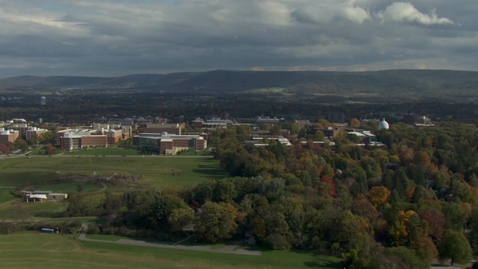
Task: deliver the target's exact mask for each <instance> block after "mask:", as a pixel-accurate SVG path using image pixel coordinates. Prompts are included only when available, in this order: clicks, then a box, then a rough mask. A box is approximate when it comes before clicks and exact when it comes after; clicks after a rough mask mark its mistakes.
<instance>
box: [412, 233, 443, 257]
mask: <svg viewBox="0 0 478 269" xmlns="http://www.w3.org/2000/svg"><path fill="white" fill-rule="evenodd" d="M412 247H413V249H414V250H415V253H416V255H417V256H418V257H419V258H421V259H423V260H426V261H428V263H431V262H432V260H433V259H435V258H436V257H437V256H438V250H437V248H436V246H435V244H434V243H433V241H432V240H431V239H430V238H428V237H422V238H420V239H419V240H418V241H416V242H414V243H413V246H412Z"/></svg>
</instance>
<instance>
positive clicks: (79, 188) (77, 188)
mask: <svg viewBox="0 0 478 269" xmlns="http://www.w3.org/2000/svg"><path fill="white" fill-rule="evenodd" d="M76 191H77V192H78V193H81V192H83V186H82V185H81V184H78V185H76Z"/></svg>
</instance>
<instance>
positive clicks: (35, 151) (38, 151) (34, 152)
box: [28, 147, 65, 155]
mask: <svg viewBox="0 0 478 269" xmlns="http://www.w3.org/2000/svg"><path fill="white" fill-rule="evenodd" d="M63 152H65V151H64V150H61V149H57V150H56V153H55V154H61V153H63ZM28 154H29V155H46V153H45V150H44V149H43V147H37V148H34V149H32V151H31V152H30V153H28Z"/></svg>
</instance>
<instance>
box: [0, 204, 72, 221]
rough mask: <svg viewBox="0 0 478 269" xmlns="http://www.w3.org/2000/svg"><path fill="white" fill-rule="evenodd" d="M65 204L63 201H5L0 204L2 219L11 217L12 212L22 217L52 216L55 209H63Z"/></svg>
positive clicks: (0, 216)
mask: <svg viewBox="0 0 478 269" xmlns="http://www.w3.org/2000/svg"><path fill="white" fill-rule="evenodd" d="M63 206H64V205H63V204H61V203H21V204H12V203H3V204H1V205H0V220H9V219H11V214H12V213H16V214H20V215H21V216H22V217H21V218H22V219H29V218H32V217H42V216H50V215H51V214H52V212H53V211H56V210H62V209H63ZM65 206H66V205H65Z"/></svg>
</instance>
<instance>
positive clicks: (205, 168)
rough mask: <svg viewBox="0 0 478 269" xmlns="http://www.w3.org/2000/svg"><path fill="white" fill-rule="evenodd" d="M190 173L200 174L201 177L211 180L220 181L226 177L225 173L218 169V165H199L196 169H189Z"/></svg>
mask: <svg viewBox="0 0 478 269" xmlns="http://www.w3.org/2000/svg"><path fill="white" fill-rule="evenodd" d="M191 171H192V172H194V173H196V174H200V175H202V176H203V177H208V178H211V179H221V178H225V177H227V176H228V175H227V173H226V171H224V170H223V169H222V168H220V167H219V165H216V166H214V165H199V166H198V168H193V169H191Z"/></svg>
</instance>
